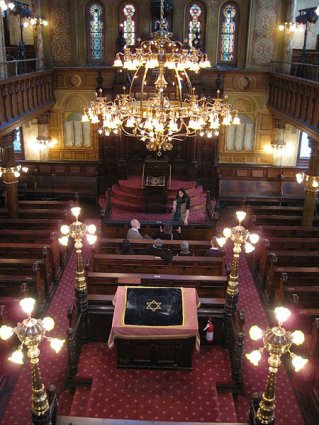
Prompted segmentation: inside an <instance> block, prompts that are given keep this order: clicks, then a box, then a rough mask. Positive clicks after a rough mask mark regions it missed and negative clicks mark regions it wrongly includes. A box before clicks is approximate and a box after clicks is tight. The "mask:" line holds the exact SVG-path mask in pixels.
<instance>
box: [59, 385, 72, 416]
mask: <svg viewBox="0 0 319 425" xmlns="http://www.w3.org/2000/svg"><path fill="white" fill-rule="evenodd" d="M72 401H73V395H72V394H71V393H70V390H65V391H63V392H62V393H61V394H60V395H59V414H60V415H64V416H68V415H69V414H70V409H71V405H72Z"/></svg>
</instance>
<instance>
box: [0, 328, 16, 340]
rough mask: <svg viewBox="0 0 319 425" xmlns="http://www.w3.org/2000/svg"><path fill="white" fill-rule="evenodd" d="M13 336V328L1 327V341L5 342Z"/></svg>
mask: <svg viewBox="0 0 319 425" xmlns="http://www.w3.org/2000/svg"><path fill="white" fill-rule="evenodd" d="M12 335H13V329H12V328H11V326H7V325H2V326H1V327H0V339H3V340H4V341H6V340H7V339H9V338H10V337H11V336H12Z"/></svg>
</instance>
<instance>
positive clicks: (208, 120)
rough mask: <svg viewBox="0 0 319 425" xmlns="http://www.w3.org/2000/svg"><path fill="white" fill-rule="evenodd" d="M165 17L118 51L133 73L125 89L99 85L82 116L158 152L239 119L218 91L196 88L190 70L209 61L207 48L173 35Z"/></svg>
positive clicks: (120, 64) (107, 133) (104, 131)
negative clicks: (207, 93) (106, 91)
mask: <svg viewBox="0 0 319 425" xmlns="http://www.w3.org/2000/svg"><path fill="white" fill-rule="evenodd" d="M172 37H173V34H172V33H170V32H169V31H168V26H167V21H166V19H165V18H164V6H163V0H161V17H160V22H159V29H158V30H157V31H156V32H154V33H151V36H150V39H148V40H145V41H143V42H141V43H140V45H139V46H138V47H136V48H125V49H124V52H123V53H117V55H116V58H115V61H114V65H113V66H114V67H116V68H118V69H120V70H126V71H129V72H130V73H131V83H130V88H129V92H128V93H127V92H126V91H125V88H124V93H123V94H118V95H117V96H116V97H115V99H114V100H111V99H109V98H108V97H105V96H104V95H103V91H102V90H100V91H99V92H98V93H97V98H96V100H95V101H93V102H91V104H90V106H89V107H88V108H86V109H85V112H84V115H83V118H82V121H84V122H88V121H90V122H91V123H92V124H97V125H98V127H99V128H98V132H99V134H101V135H103V134H104V135H105V136H110V135H111V134H119V133H122V134H124V135H126V136H130V137H135V138H137V139H139V140H142V141H143V142H145V143H146V147H147V149H148V150H150V151H155V152H157V155H161V152H162V151H170V150H172V148H173V144H172V142H173V141H177V140H178V141H180V140H184V139H185V138H187V137H195V136H197V135H199V136H201V137H203V136H205V135H206V137H208V138H211V137H213V135H215V136H218V134H219V129H220V126H221V125H230V124H240V120H239V117H238V115H237V112H236V111H233V110H232V109H231V105H230V104H229V103H227V102H226V101H225V100H226V98H225V97H224V98H222V97H221V96H220V92H219V91H217V96H216V98H215V99H207V98H205V97H199V96H198V95H196V94H195V89H194V88H193V87H192V83H191V79H190V77H189V75H188V72H195V73H197V72H199V71H200V70H201V69H204V68H208V67H210V66H211V65H210V62H209V60H208V58H207V56H206V54H204V53H202V52H201V51H200V50H198V49H194V48H189V47H185V46H183V44H182V43H180V42H179V41H175V40H173V39H172Z"/></svg>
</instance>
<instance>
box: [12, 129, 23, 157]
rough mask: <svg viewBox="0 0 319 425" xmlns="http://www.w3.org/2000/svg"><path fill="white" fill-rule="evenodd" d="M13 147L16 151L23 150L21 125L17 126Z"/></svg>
mask: <svg viewBox="0 0 319 425" xmlns="http://www.w3.org/2000/svg"><path fill="white" fill-rule="evenodd" d="M13 149H14V151H15V152H22V140H21V127H17V128H16V132H15V139H14V140H13Z"/></svg>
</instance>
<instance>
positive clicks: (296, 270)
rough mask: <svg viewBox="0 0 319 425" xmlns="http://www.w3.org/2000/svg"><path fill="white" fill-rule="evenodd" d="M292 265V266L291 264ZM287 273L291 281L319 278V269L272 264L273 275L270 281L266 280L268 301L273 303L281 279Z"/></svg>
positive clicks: (265, 290) (265, 289)
mask: <svg viewBox="0 0 319 425" xmlns="http://www.w3.org/2000/svg"><path fill="white" fill-rule="evenodd" d="M290 264H292V263H291V262H290ZM283 273H286V274H287V275H288V276H289V279H300V280H301V279H316V278H318V277H319V267H311V266H308V267H306V266H299V267H298V266H291V265H289V264H288V265H286V266H276V265H275V264H273V263H272V264H271V275H270V279H269V280H268V279H267V280H266V285H265V288H264V292H265V295H266V298H267V300H268V301H272V300H273V297H274V294H275V292H276V291H277V290H278V288H279V283H280V279H281V277H282V274H283Z"/></svg>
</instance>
